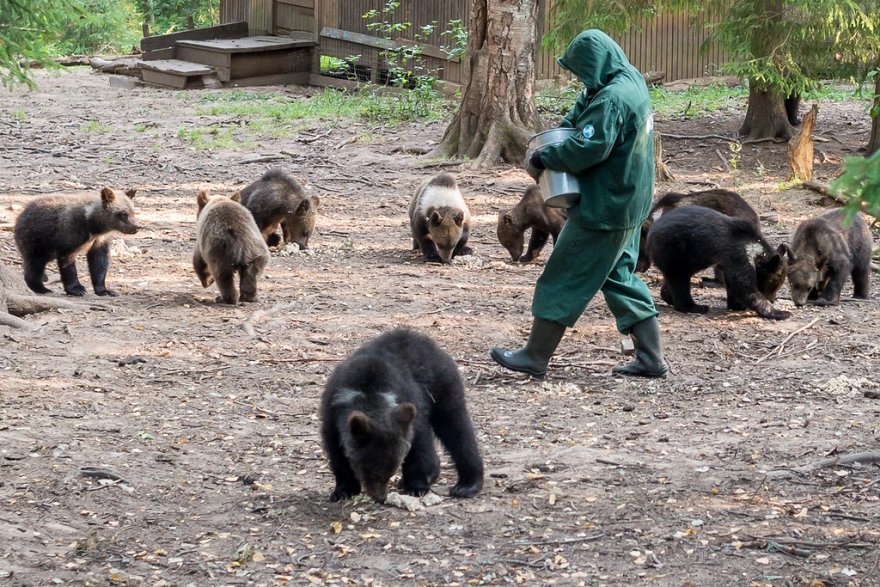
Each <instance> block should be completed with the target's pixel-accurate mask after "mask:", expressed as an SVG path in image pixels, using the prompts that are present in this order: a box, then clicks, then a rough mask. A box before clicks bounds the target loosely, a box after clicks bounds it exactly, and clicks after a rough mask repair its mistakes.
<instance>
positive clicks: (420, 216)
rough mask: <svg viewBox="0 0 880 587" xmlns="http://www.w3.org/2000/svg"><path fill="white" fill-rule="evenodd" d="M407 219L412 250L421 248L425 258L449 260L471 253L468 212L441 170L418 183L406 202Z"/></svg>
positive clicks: (448, 178) (449, 176) (452, 178)
mask: <svg viewBox="0 0 880 587" xmlns="http://www.w3.org/2000/svg"><path fill="white" fill-rule="evenodd" d="M409 220H410V231H411V232H412V238H413V250H414V251H417V250H421V251H422V254H423V255H424V256H425V259H427V260H428V261H435V262H438V263H449V262H450V261H452V258H453V257H457V256H459V255H469V254H471V249H470V247H468V246H467V241H468V235H469V233H470V223H471V213H470V210H468V207H467V204H465V202H464V198H462V196H461V191H459V189H458V184H457V183H456V182H455V178H454V177H453V176H452V175H451V174H449V173H441V174H440V175H438V176H436V177H434V178H432V179H430V180H429V181H426V182H425V183H423V184H422V185H421V186H419V189H418V190H416V193H415V194H413V197H412V200H411V201H410V203H409Z"/></svg>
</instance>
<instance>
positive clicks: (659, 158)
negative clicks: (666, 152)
mask: <svg viewBox="0 0 880 587" xmlns="http://www.w3.org/2000/svg"><path fill="white" fill-rule="evenodd" d="M654 177H655V178H656V180H657V181H658V182H661V183H662V182H667V181H675V176H674V175H672V172H671V171H669V168H668V167H667V166H666V163H664V162H663V142H662V141H661V139H660V133H659V132H657V131H654Z"/></svg>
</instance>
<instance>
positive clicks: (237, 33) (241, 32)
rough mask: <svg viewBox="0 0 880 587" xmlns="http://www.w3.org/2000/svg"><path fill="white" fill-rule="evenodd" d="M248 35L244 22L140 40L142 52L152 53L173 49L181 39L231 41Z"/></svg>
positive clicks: (246, 24)
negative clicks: (158, 50) (156, 50)
mask: <svg viewBox="0 0 880 587" xmlns="http://www.w3.org/2000/svg"><path fill="white" fill-rule="evenodd" d="M247 34H248V23H246V22H244V21H239V22H230V23H227V24H220V25H217V26H211V27H206V28H203V29H193V30H191V31H180V32H178V33H170V34H167V35H156V36H154V37H146V38H144V39H141V50H142V51H153V50H155V49H164V48H166V47H173V46H174V43H175V42H176V41H178V40H181V39H191V40H204V39H222V38H227V39H233V38H238V37H246V36H247Z"/></svg>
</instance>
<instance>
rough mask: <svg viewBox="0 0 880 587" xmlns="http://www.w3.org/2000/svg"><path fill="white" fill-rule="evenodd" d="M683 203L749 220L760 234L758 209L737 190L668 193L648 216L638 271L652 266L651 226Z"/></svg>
mask: <svg viewBox="0 0 880 587" xmlns="http://www.w3.org/2000/svg"><path fill="white" fill-rule="evenodd" d="M682 206H702V207H704V208H711V209H712V210H715V211H716V212H721V213H722V214H724V215H726V216H731V217H733V218H742V219H743V220H748V221H749V222H750V223H752V225H753V226H754V227H755V230H756V231H757V232H758V234H760V233H761V223H760V221H759V220H758V213H757V212H755V210H754V208H752V207H751V206H749V203H748V202H746V201H745V199H743V197H742V196H741V195H739V194H738V193H736V192H734V191H731V190H725V189H722V188H712V189H708V190H700V191H697V192H689V193H681V192H667V193H666V194H664V195H663V196H662V197H661V198H660V199H658V200H657V201H656V202H654V205H653V206H652V207H651V212H650V214H649V215H648V219H647V220H645V223H644V224H642V238H641V239H639V260H638V262H637V263H636V271H647V270H648V268H649V267H650V266H651V260H650V257H649V256H648V245H647V243H648V233H649V232H650V230H651V226H652V225H653V224H654V222H656V221H657V220H658V219H659V218H660V217H662V216H663V214H665V213H667V212H669V211H670V210H673V209H675V208H681V207H682ZM762 238H763V237H762ZM765 250H766V251H767V253H768V254H772V253H770V251H769V245H768V246H767V247H765Z"/></svg>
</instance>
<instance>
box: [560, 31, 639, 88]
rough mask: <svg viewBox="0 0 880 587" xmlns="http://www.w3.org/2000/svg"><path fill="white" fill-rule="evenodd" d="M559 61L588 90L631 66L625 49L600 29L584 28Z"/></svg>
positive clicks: (599, 86)
mask: <svg viewBox="0 0 880 587" xmlns="http://www.w3.org/2000/svg"><path fill="white" fill-rule="evenodd" d="M556 62H557V63H559V65H560V67H562V68H563V69H566V70H568V71H570V72H572V73H573V74H575V75H576V76H577V77H578V79H579V80H580V81H581V83H583V84H584V86H586V88H587V93H589V94H594V93H596V92H597V91H598V90H600V89H602V88H603V87H605V86H606V85H608V83H609V82H611V80H612V79H613V78H614V76H615V75H617V74H618V73H620V72H621V71H624V70H625V69H627V68H628V67H631V66H630V64H629V60H628V59H627V58H626V54H624V52H623V49H621V48H620V46H619V45H618V44H617V43H615V42H614V40H613V39H612V38H611V37H609V36H608V35H606V34H605V33H603V32H602V31H600V30H598V29H590V30H587V31H584V32H582V33H581V34H579V35H578V36H577V37H575V38H574V40H572V42H571V43H569V44H568V48H566V49H565V53H563V55H562V56H561V57H559V58H557V59H556Z"/></svg>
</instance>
